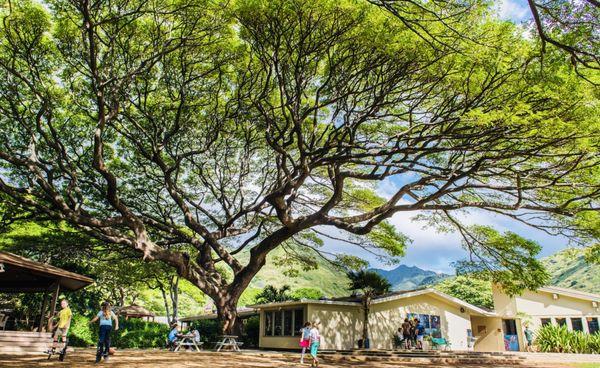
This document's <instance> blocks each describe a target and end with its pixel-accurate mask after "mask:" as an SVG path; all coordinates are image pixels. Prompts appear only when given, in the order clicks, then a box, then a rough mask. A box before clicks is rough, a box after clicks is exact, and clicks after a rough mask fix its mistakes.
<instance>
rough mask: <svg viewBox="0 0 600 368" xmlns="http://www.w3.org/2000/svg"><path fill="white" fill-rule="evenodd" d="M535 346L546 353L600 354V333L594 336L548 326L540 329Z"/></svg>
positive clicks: (560, 327) (562, 327) (564, 327)
mask: <svg viewBox="0 0 600 368" xmlns="http://www.w3.org/2000/svg"><path fill="white" fill-rule="evenodd" d="M535 344H536V345H537V346H538V348H539V350H540V351H542V352H545V353H580V354H599V353H600V333H595V334H593V335H590V334H586V333H584V332H581V331H569V330H568V329H567V326H555V325H546V326H544V327H542V328H540V329H539V330H538V332H537V334H536V337H535Z"/></svg>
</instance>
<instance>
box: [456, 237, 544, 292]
mask: <svg viewBox="0 0 600 368" xmlns="http://www.w3.org/2000/svg"><path fill="white" fill-rule="evenodd" d="M464 234H465V235H466V236H465V240H464V241H463V247H464V248H465V249H466V250H467V251H468V252H469V258H468V259H465V260H462V261H458V262H456V264H455V266H456V269H457V272H458V273H467V274H469V273H472V274H474V275H476V276H477V277H480V278H482V279H487V280H490V281H492V282H494V283H498V284H500V285H501V286H502V288H503V290H504V291H505V292H506V293H507V294H509V295H515V294H519V293H520V292H521V291H523V290H525V289H529V290H536V289H537V288H539V287H541V286H543V285H545V284H546V283H547V281H548V279H549V275H548V273H547V272H546V270H545V268H544V266H543V265H542V264H541V263H540V261H538V260H537V259H536V256H537V254H538V253H539V251H540V250H541V246H540V245H539V244H537V243H535V242H534V241H531V240H527V239H525V238H523V237H521V236H519V235H517V234H515V233H512V232H505V233H504V234H501V233H500V232H498V231H497V230H494V229H492V228H490V227H486V226H478V225H475V226H471V227H470V228H468V229H465V230H464Z"/></svg>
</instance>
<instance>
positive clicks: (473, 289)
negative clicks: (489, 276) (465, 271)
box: [434, 275, 494, 309]
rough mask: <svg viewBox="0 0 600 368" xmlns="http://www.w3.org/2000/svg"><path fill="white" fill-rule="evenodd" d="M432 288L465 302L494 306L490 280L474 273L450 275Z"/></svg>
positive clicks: (481, 305)
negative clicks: (479, 277)
mask: <svg viewBox="0 0 600 368" xmlns="http://www.w3.org/2000/svg"><path fill="white" fill-rule="evenodd" d="M434 288H435V289H437V290H439V291H441V292H443V293H446V294H448V295H452V296H453V297H455V298H458V299H461V300H464V301H465V302H467V303H471V304H473V305H478V306H480V307H485V308H490V309H493V308H494V300H493V297H492V284H491V282H489V281H488V280H481V279H478V278H477V277H476V275H460V276H456V277H450V278H447V279H445V280H443V281H442V282H440V283H438V284H436V285H435V286H434Z"/></svg>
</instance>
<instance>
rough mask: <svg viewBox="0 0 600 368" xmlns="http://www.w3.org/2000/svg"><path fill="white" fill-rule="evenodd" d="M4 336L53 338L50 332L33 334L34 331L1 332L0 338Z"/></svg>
mask: <svg viewBox="0 0 600 368" xmlns="http://www.w3.org/2000/svg"><path fill="white" fill-rule="evenodd" d="M2 336H14V337H18V336H29V337H47V338H52V334H51V333H50V332H33V331H8V330H4V331H0V337H2Z"/></svg>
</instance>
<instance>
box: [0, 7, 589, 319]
mask: <svg viewBox="0 0 600 368" xmlns="http://www.w3.org/2000/svg"><path fill="white" fill-rule="evenodd" d="M411 4H413V5H411V6H413V7H414V8H413V10H414V11H415V12H417V13H418V12H419V11H425V10H424V8H423V7H421V6H420V5H419V2H411ZM424 17H425V14H424ZM0 18H1V22H0V24H1V25H0V127H1V129H2V134H1V135H0V165H1V168H0V191H1V192H2V193H3V197H2V198H3V206H5V207H10V208H19V209H22V210H23V211H25V212H26V213H27V216H36V215H37V216H40V217H41V218H44V219H56V220H57V221H63V222H66V223H68V224H70V225H71V226H74V227H76V228H77V229H79V230H81V231H84V232H86V233H88V234H90V235H92V236H94V237H96V238H98V239H100V240H102V241H104V242H107V243H111V244H115V247H116V248H117V247H118V249H121V248H122V247H127V248H129V249H133V250H135V251H136V252H137V253H138V254H139V256H140V257H143V258H144V259H145V260H147V261H159V262H163V263H165V264H167V265H170V266H172V267H174V268H175V269H176V271H177V273H178V274H179V276H180V277H181V278H185V279H186V280H189V281H190V282H191V283H193V284H194V285H196V286H197V287H198V288H200V289H201V290H202V291H203V292H204V293H205V294H206V295H208V296H209V297H210V298H212V299H213V300H214V302H215V305H216V307H217V310H218V314H219V316H220V318H221V319H222V320H223V322H224V324H223V329H224V331H231V330H232V329H233V328H234V324H235V319H236V304H237V302H238V299H239V298H240V295H241V294H242V292H243V291H244V290H245V289H246V288H247V286H248V284H249V283H250V281H251V280H252V278H253V277H254V276H255V275H256V273H257V272H258V271H259V270H260V269H261V267H263V266H264V264H265V260H266V258H267V256H268V255H269V253H270V252H271V251H273V250H274V249H276V248H277V247H281V246H283V247H292V246H293V247H294V249H296V250H297V249H308V248H315V249H317V250H318V248H319V245H320V244H321V243H322V242H323V240H324V239H327V238H333V239H339V240H342V241H346V242H348V243H350V244H354V245H357V246H361V247H363V248H365V249H367V250H369V251H372V252H375V253H376V254H379V255H382V256H391V257H396V256H400V255H402V252H403V250H404V246H405V244H406V243H407V241H408V240H407V238H406V237H405V236H404V235H402V234H401V230H402V229H401V228H400V229H395V228H394V227H393V226H391V225H390V223H388V222H386V220H387V219H389V218H390V217H391V216H393V215H394V214H395V213H398V212H400V211H413V212H414V213H415V214H417V213H418V214H420V215H423V216H428V217H429V218H431V219H432V221H433V222H434V223H435V224H436V225H438V226H439V227H440V228H441V229H442V230H444V229H450V228H453V229H457V230H458V231H460V232H461V234H463V236H464V239H465V246H466V247H467V248H468V249H469V251H470V255H471V258H470V259H469V260H467V261H465V262H464V263H463V266H465V267H466V268H468V269H469V270H471V271H480V272H485V273H487V274H488V275H491V276H492V277H493V278H494V280H496V281H503V282H506V283H508V284H511V283H512V284H511V285H512V286H513V289H514V290H518V289H519V288H524V287H535V286H537V285H539V283H540V282H543V281H544V273H543V271H541V270H540V267H541V266H540V265H539V263H538V262H537V261H535V260H534V259H533V257H534V256H535V254H536V252H537V250H539V249H538V248H537V246H536V245H535V244H532V243H531V242H528V241H526V240H524V239H521V238H519V237H517V236H515V235H514V234H510V233H509V234H499V233H497V232H494V231H493V230H491V229H489V228H481V227H475V228H474V227H470V226H465V225H464V224H463V223H462V222H461V218H462V217H461V216H460V215H456V213H457V212H458V211H469V210H476V211H492V212H494V213H497V214H501V215H506V216H510V217H513V218H514V219H515V220H517V221H523V222H526V223H530V224H532V225H533V226H537V227H540V228H545V229H547V230H548V231H561V232H565V233H570V231H571V230H573V229H572V227H573V226H575V224H576V223H575V222H564V223H565V224H568V226H565V227H560V228H558V227H556V226H555V225H556V224H558V222H556V220H557V219H559V218H563V217H565V216H572V215H575V214H578V213H586V212H589V211H597V209H598V205H597V204H598V195H599V192H600V188H599V185H598V181H597V180H595V179H594V178H597V177H598V175H597V174H598V167H599V166H598V165H597V164H598V160H599V157H600V156H598V155H597V153H598V152H597V151H598V136H597V133H598V128H599V126H598V116H600V114H599V113H598V112H599V111H598V99H597V91H595V90H593V89H592V88H590V86H589V84H587V82H584V81H582V80H581V79H579V78H577V76H576V75H575V74H574V73H573V72H571V71H570V70H569V69H568V68H567V67H565V66H563V64H562V63H561V62H559V61H560V60H559V59H560V58H558V59H557V60H558V61H556V62H553V61H552V60H547V61H546V64H545V67H544V70H543V72H542V70H540V68H539V63H535V62H533V61H535V58H536V55H539V53H538V52H536V49H535V47H534V46H533V45H532V44H531V42H529V41H527V40H526V39H524V38H523V37H521V35H520V34H519V32H518V31H517V30H516V28H515V27H513V26H512V25H510V24H507V23H502V22H497V21H494V20H493V18H492V17H489V16H488V12H487V10H486V8H485V6H483V5H481V6H478V7H474V8H473V9H472V11H470V12H468V13H465V14H461V17H460V19H459V20H458V21H456V22H454V23H453V24H452V27H441V26H439V25H438V24H437V23H436V22H430V23H424V24H421V25H420V28H419V29H418V30H417V29H416V28H415V27H414V26H413V25H412V23H409V22H402V21H401V20H399V18H398V17H395V16H394V15H393V14H391V13H390V12H388V11H386V10H385V9H382V8H381V7H379V6H376V5H373V4H370V3H369V2H366V1H358V0H357V1H351V0H344V1H334V0H275V1H266V0H265V1H258V0H239V1H231V2H227V3H225V4H223V3H221V2H217V1H214V2H213V1H209V0H174V1H172V0H160V1H158V0H77V1H75V0H73V1H68V0H49V1H44V2H43V4H41V3H36V2H34V1H31V0H29V1H28V0H13V1H9V2H4V3H3V5H2V8H1V9H0ZM424 19H426V17H425V18H424ZM427 27H429V28H427ZM473 29H477V30H479V32H471V33H470V34H471V36H470V37H468V38H464V37H456V34H457V33H460V32H468V31H469V30H473ZM423 31H427V32H429V33H431V34H435V36H436V38H437V39H441V40H443V41H444V42H441V43H438V44H435V45H432V43H431V42H430V41H429V40H428V39H427V37H423ZM381 182H385V183H387V184H388V185H391V186H392V187H393V188H394V192H393V194H392V195H389V196H382V195H377V192H376V189H377V186H378V185H379V184H380V183H381ZM546 218H548V220H547V221H546ZM553 224H554V225H553ZM241 256H243V257H241ZM329 259H337V260H338V261H344V262H347V263H352V264H354V265H357V264H361V262H359V260H358V259H357V257H352V255H351V252H350V251H349V250H348V251H341V252H339V254H337V258H335V257H329ZM532 270H533V271H532ZM531 275H533V276H531Z"/></svg>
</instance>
